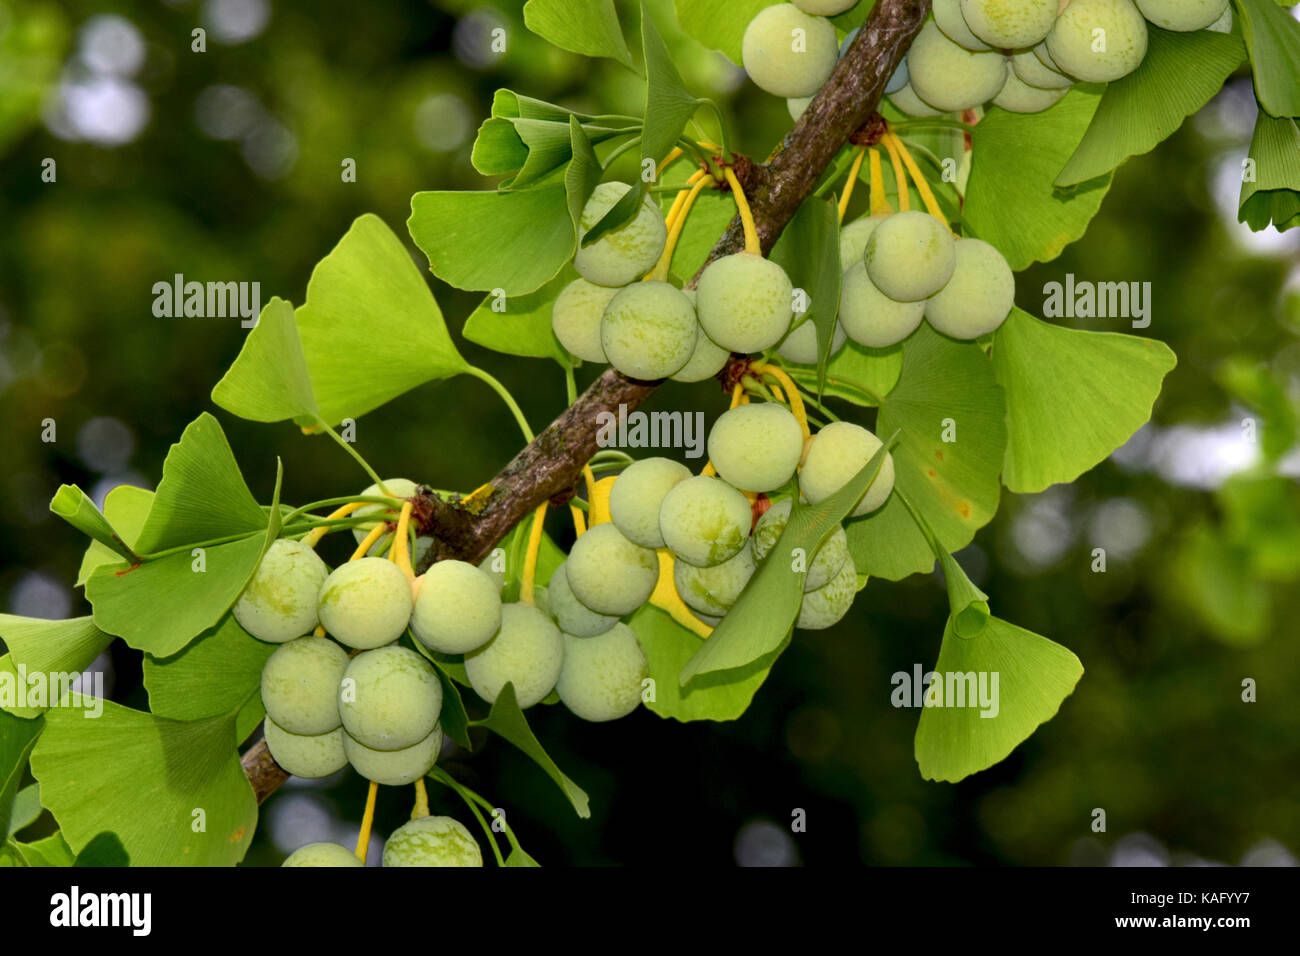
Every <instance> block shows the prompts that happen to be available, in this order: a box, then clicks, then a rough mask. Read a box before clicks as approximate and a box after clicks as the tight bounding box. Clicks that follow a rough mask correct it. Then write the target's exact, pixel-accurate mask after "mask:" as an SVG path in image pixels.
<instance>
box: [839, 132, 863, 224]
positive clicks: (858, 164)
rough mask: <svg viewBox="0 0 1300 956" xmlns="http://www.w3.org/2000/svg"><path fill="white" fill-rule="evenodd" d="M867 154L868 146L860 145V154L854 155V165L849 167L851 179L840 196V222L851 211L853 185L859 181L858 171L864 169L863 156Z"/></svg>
mask: <svg viewBox="0 0 1300 956" xmlns="http://www.w3.org/2000/svg"><path fill="white" fill-rule="evenodd" d="M866 155H867V148H866V147H865V146H859V147H858V154H857V155H856V156H854V157H853V165H852V166H850V167H849V179H848V182H846V183H845V184H844V194H843V195H842V196H840V207H839V208H840V222H843V221H844V216H845V214H846V213H847V212H848V211H849V200H851V199H852V198H853V187H854V186H855V185H856V184H857V182H858V173H860V172H861V171H862V158H863V157H864V156H866Z"/></svg>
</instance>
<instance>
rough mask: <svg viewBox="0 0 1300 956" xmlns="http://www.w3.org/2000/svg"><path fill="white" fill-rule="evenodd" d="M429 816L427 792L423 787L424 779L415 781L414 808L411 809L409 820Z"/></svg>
mask: <svg viewBox="0 0 1300 956" xmlns="http://www.w3.org/2000/svg"><path fill="white" fill-rule="evenodd" d="M428 815H429V791H428V789H427V788H426V787H425V786H424V778H423V777H420V778H419V779H418V780H416V781H415V806H414V807H413V808H412V809H411V819H412V820H419V819H420V818H421V817H427V816H428Z"/></svg>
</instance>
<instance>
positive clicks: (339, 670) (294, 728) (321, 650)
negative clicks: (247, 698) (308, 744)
mask: <svg viewBox="0 0 1300 956" xmlns="http://www.w3.org/2000/svg"><path fill="white" fill-rule="evenodd" d="M347 667H348V655H347V652H346V651H344V650H343V648H341V647H339V646H338V645H337V644H335V643H334V642H333V641H331V640H329V639H328V638H324V637H300V638H298V639H297V640H295V641H290V642H289V643H288V644H283V645H281V646H280V647H278V648H276V651H275V653H274V654H272V655H271V656H270V657H269V658H267V660H266V663H265V664H264V665H263V666H262V684H261V688H262V703H263V705H264V706H265V707H266V713H267V715H268V716H269V717H270V718H271V719H272V720H274V721H275V722H276V723H277V724H279V725H280V726H281V727H282V728H284V729H285V730H286V731H288V732H290V733H294V734H304V735H314V734H323V733H327V732H329V731H331V730H333V729H334V728H336V727H338V726H339V724H340V723H341V722H342V720H341V718H340V717H339V705H338V693H339V681H341V680H342V679H343V672H344V671H346V670H347Z"/></svg>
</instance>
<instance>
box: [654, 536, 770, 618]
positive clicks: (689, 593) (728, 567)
mask: <svg viewBox="0 0 1300 956" xmlns="http://www.w3.org/2000/svg"><path fill="white" fill-rule="evenodd" d="M753 576H754V550H753V548H752V547H750V545H749V542H746V543H745V546H744V547H743V548H741V549H740V551H739V552H738V553H737V554H735V555H734V556H732V557H730V558H728V559H727V560H726V561H723V562H722V563H721V564H715V565H714V566H713V567H711V568H697V567H694V566H692V565H689V564H687V563H686V562H685V561H674V562H673V585H674V586H675V587H676V588H677V593H678V594H679V595H680V596H681V599H682V600H683V601H685V602H686V604H687V605H688V606H689V607H690V608H691V610H693V611H698V612H700V613H701V614H709V615H716V616H721V615H723V614H726V613H727V611H729V610H731V606H732V605H733V604H735V603H736V599H737V598H739V597H740V592H741V591H743V590H744V589H745V585H746V584H748V583H749V579H750V578H751V577H753Z"/></svg>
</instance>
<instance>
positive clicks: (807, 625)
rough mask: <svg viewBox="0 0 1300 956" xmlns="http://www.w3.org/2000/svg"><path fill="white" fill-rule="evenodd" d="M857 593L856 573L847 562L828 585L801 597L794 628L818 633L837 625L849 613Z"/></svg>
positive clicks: (850, 562) (851, 563)
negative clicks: (801, 600) (801, 601)
mask: <svg viewBox="0 0 1300 956" xmlns="http://www.w3.org/2000/svg"><path fill="white" fill-rule="evenodd" d="M857 593H858V572H857V570H856V569H855V568H854V567H853V562H852V561H849V562H846V563H845V565H844V567H843V568H841V569H840V573H839V574H837V575H835V577H834V578H832V579H831V580H830V582H829V583H828V584H824V585H822V586H821V587H820V588H818V589H817V590H815V591H809V592H808V593H807V594H805V595H804V596H803V604H801V605H800V606H799V619H798V620H797V621H795V623H794V626H795V627H797V628H799V629H800V630H804V631H820V630H823V629H825V628H828V627H830V626H831V625H832V624H837V623H839V621H841V620H842V619H843V618H844V615H845V614H848V613H849V608H850V607H852V606H853V598H854V596H855V595H856V594H857Z"/></svg>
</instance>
